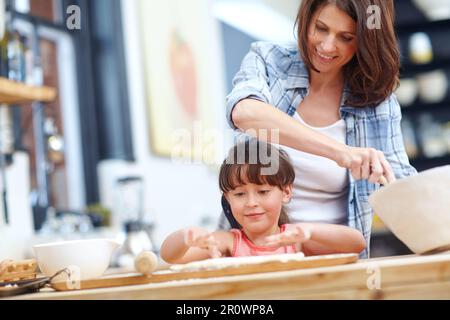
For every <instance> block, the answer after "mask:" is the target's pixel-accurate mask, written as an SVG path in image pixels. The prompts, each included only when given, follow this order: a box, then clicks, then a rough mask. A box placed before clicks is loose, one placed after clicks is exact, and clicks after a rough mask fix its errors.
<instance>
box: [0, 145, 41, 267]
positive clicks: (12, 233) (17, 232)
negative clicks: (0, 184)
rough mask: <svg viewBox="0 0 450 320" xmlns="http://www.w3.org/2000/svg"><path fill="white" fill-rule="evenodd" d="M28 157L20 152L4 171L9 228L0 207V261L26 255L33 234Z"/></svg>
mask: <svg viewBox="0 0 450 320" xmlns="http://www.w3.org/2000/svg"><path fill="white" fill-rule="evenodd" d="M28 161H29V159H28V155H27V154H26V153H23V152H17V153H15V154H14V162H13V164H12V165H11V166H10V167H8V169H7V170H6V180H7V190H8V198H7V199H8V209H9V220H10V223H9V224H8V225H6V224H5V221H4V212H3V205H1V207H0V261H1V260H3V259H14V260H20V259H23V258H24V255H25V254H26V253H27V252H28V249H29V245H30V241H31V237H32V235H33V225H32V214H31V208H30V202H29V197H30V182H29V181H30V177H29V174H28V172H29V170H28V168H29V165H28Z"/></svg>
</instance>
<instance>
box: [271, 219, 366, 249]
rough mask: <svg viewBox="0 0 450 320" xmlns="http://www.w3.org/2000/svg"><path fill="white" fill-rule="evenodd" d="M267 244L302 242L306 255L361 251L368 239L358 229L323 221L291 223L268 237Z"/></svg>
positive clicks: (280, 244) (277, 244)
mask: <svg viewBox="0 0 450 320" xmlns="http://www.w3.org/2000/svg"><path fill="white" fill-rule="evenodd" d="M267 241H268V242H267V244H268V245H271V246H272V245H273V246H286V245H291V244H301V248H302V251H303V253H304V254H305V255H306V256H315V255H324V254H335V253H357V254H359V253H361V252H362V251H363V250H364V249H365V248H366V241H365V239H364V237H363V235H362V234H361V232H359V231H358V230H356V229H353V228H350V227H346V226H341V225H334V224H322V223H298V224H293V225H289V227H288V228H287V230H286V231H285V232H284V233H282V234H278V235H275V236H271V237H268V238H267Z"/></svg>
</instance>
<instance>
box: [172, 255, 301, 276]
mask: <svg viewBox="0 0 450 320" xmlns="http://www.w3.org/2000/svg"><path fill="white" fill-rule="evenodd" d="M304 258H305V255H304V254H303V253H302V252H298V253H290V254H289V253H288V254H275V255H268V256H252V257H228V258H217V259H208V260H201V261H194V262H190V263H187V264H177V265H173V266H171V267H170V269H171V270H172V271H176V272H183V271H201V270H217V269H225V268H238V267H240V266H243V265H252V264H256V265H257V264H261V263H267V262H284V263H286V262H290V261H300V260H303V259H304Z"/></svg>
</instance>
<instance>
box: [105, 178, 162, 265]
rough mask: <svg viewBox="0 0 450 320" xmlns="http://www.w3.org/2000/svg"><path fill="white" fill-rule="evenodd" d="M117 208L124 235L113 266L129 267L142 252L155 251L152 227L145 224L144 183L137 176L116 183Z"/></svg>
mask: <svg viewBox="0 0 450 320" xmlns="http://www.w3.org/2000/svg"><path fill="white" fill-rule="evenodd" d="M116 199H117V201H118V203H117V208H118V212H119V214H120V221H121V225H122V227H123V231H124V233H122V234H121V235H120V238H121V239H120V240H121V241H123V245H122V247H121V248H120V250H119V251H118V253H117V254H116V256H115V258H114V259H113V261H114V265H116V266H119V267H131V266H133V265H134V261H135V258H136V257H137V256H138V255H139V254H140V253H142V252H143V251H155V248H154V245H153V244H154V241H153V240H152V229H153V225H152V224H149V223H147V222H145V213H144V182H143V179H142V177H139V176H126V177H122V178H119V179H117V181H116Z"/></svg>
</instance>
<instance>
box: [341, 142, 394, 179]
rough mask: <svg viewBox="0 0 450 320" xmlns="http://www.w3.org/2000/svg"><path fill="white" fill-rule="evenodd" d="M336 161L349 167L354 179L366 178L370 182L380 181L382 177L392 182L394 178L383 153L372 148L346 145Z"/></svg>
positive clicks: (344, 166) (342, 165)
mask: <svg viewBox="0 0 450 320" xmlns="http://www.w3.org/2000/svg"><path fill="white" fill-rule="evenodd" d="M337 163H338V165H339V166H341V167H343V168H347V169H349V170H350V173H351V175H352V176H353V178H354V179H355V180H368V181H369V182H371V183H382V181H383V180H384V179H385V180H386V181H387V183H392V182H394V181H395V180H396V178H395V175H394V171H393V170H392V167H391V165H390V164H389V162H388V161H387V160H386V158H385V156H384V153H383V152H381V151H378V150H376V149H373V148H355V147H349V146H346V148H345V150H344V151H343V152H342V153H341V156H340V159H339V160H338V161H337ZM383 177H384V179H383Z"/></svg>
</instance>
